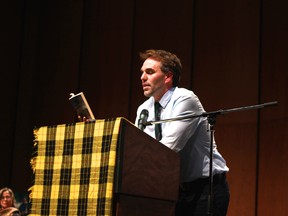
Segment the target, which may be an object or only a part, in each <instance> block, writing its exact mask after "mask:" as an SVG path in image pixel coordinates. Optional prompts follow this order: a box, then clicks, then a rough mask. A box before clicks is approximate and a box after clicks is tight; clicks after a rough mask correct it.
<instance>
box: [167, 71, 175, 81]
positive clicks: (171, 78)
mask: <svg viewBox="0 0 288 216" xmlns="http://www.w3.org/2000/svg"><path fill="white" fill-rule="evenodd" d="M169 82H171V83H172V82H173V73H172V72H171V71H169V72H168V73H166V74H165V83H169Z"/></svg>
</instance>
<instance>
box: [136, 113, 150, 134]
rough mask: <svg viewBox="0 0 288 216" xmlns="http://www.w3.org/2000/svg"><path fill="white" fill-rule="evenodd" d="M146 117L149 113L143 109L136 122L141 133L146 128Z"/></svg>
mask: <svg viewBox="0 0 288 216" xmlns="http://www.w3.org/2000/svg"><path fill="white" fill-rule="evenodd" d="M148 115H149V112H148V110H146V109H143V110H142V111H141V113H140V117H139V120H138V128H139V129H140V130H142V131H143V130H144V129H145V128H146V123H147V119H148Z"/></svg>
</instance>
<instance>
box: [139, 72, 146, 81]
mask: <svg viewBox="0 0 288 216" xmlns="http://www.w3.org/2000/svg"><path fill="white" fill-rule="evenodd" d="M140 79H141V80H146V79H147V78H146V73H145V72H144V73H142V75H141V77H140Z"/></svg>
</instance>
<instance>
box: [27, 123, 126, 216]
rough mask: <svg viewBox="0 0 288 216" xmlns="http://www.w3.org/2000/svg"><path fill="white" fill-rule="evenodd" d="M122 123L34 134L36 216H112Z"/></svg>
mask: <svg viewBox="0 0 288 216" xmlns="http://www.w3.org/2000/svg"><path fill="white" fill-rule="evenodd" d="M120 123H121V118H115V119H106V120H96V121H95V122H90V123H83V122H79V123H73V124H63V125H56V126H46V127H40V128H37V129H35V130H34V134H35V148H36V151H35V155H34V157H33V158H32V159H31V165H32V168H33V171H34V175H35V179H34V185H33V186H32V187H31V189H30V190H31V193H30V197H31V202H32V209H31V214H30V215H41V216H45V215H49V216H53V215H55V216H56V215H57V216H59V215H81V216H84V215H105V216H106V215H107V216H110V215H112V213H113V209H112V198H113V183H114V182H113V181H114V169H115V160H116V147H117V142H118V141H117V140H118V133H119V129H120Z"/></svg>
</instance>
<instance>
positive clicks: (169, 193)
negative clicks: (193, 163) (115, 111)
mask: <svg viewBox="0 0 288 216" xmlns="http://www.w3.org/2000/svg"><path fill="white" fill-rule="evenodd" d="M117 152H118V155H117V162H116V178H115V192H114V193H115V203H116V208H115V210H116V214H115V215H117V216H148V215H149V216H169V215H171V216H174V209H175V203H176V200H177V198H178V188H179V173H180V171H179V169H180V162H179V157H178V154H177V153H175V152H173V151H172V150H170V149H169V148H168V147H166V146H164V145H163V144H161V143H159V142H158V141H157V140H155V139H154V138H152V137H150V136H149V135H147V134H145V133H144V132H142V131H141V130H139V129H138V128H136V127H135V126H134V125H132V124H131V123H129V122H127V121H122V125H121V130H120V136H119V144H118V151H117Z"/></svg>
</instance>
